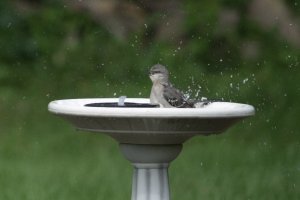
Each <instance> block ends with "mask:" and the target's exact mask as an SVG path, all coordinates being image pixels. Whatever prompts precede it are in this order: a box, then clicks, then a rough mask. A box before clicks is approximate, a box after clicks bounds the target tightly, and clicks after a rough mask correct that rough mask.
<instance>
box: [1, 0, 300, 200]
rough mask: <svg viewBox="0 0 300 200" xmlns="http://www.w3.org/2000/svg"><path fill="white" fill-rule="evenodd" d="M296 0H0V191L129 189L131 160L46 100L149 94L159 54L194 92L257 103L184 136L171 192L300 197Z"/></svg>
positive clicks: (95, 195) (36, 193)
mask: <svg viewBox="0 0 300 200" xmlns="http://www.w3.org/2000/svg"><path fill="white" fill-rule="evenodd" d="M299 62H300V1H299V0H250V1H243V0H220V1H211V0H200V1H195V0H182V1H180V0H172V1H171V0H164V1H147V0H139V1H138V0H130V1H129V0H128V1H126V0H101V1H100V0H99V1H96V0H77V1H67V0H61V1H58V0H1V1H0V113H1V114H0V199H5V200H12V199H22V200H27V199H28V200H35V199H36V200H48V199H49V200H50V199H51V200H52V199H56V200H60V199H73V200H77V199H78V200H79V199H80V200H82V199H99V200H100V199H103V200H104V199H105V200H107V199H111V200H113V199H115V200H117V199H130V194H131V172H132V169H131V166H130V164H129V163H128V161H126V160H125V159H124V158H123V157H122V156H121V154H120V153H119V150H118V144H117V143H116V142H115V141H113V140H112V139H111V138H109V137H107V136H105V135H102V134H86V133H83V132H80V131H75V130H74V128H73V127H72V126H71V125H69V124H68V123H66V122H65V121H63V120H62V119H60V118H58V117H55V116H53V115H51V114H50V113H49V112H48V111H47V105H48V103H49V102H50V101H52V100H55V99H65V98H97V97H118V96H121V95H126V96H128V97H146V98H147V97H149V93H150V88H151V82H150V80H149V78H148V73H147V72H148V70H149V68H150V67H151V66H152V65H154V64H156V63H161V64H163V65H166V66H167V67H168V69H169V71H171V80H172V82H173V83H174V84H175V86H176V87H177V88H180V89H181V90H182V91H184V92H185V93H187V94H190V95H191V97H194V98H195V97H197V98H200V97H207V98H211V99H223V100H225V101H233V102H241V103H248V104H251V105H254V106H255V108H256V116H255V117H252V118H250V119H247V120H244V121H243V122H241V123H239V124H238V125H236V126H234V127H232V128H231V129H229V130H228V131H227V132H226V133H225V134H222V135H218V136H209V137H200V136H199V137H195V138H193V139H191V140H190V141H188V142H187V143H185V145H184V151H183V152H182V154H181V155H180V156H179V157H178V159H177V160H175V161H174V162H173V164H172V165H171V167H170V176H171V177H170V183H171V193H172V199H174V200H182V199H185V200H194V199H224V200H226V199H231V200H234V199H237V200H240V199H245V200H246V199H247V200H252V199H254V200H258V199H262V200H266V199H272V200H273V199H284V200H285V199H289V200H291V199H295V200H296V199H300V159H299V155H300V135H299V131H300V130H299V120H300V106H299V103H300V83H299V80H300V69H299V67H300V65H299Z"/></svg>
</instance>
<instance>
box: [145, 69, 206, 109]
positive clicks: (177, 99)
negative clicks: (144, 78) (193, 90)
mask: <svg viewBox="0 0 300 200" xmlns="http://www.w3.org/2000/svg"><path fill="white" fill-rule="evenodd" d="M149 76H150V79H151V80H152V82H153V85H152V89H151V94H150V103H153V104H159V105H160V107H165V108H172V107H177V108H194V107H203V105H204V104H205V102H199V101H198V102H196V101H194V100H190V99H187V98H186V97H185V96H184V95H183V93H182V92H180V91H179V90H178V89H176V88H175V87H173V85H172V84H171V83H170V81H169V72H168V70H167V69H166V67H164V66H163V65H160V64H156V65H154V66H153V67H152V68H151V69H150V75H149Z"/></svg>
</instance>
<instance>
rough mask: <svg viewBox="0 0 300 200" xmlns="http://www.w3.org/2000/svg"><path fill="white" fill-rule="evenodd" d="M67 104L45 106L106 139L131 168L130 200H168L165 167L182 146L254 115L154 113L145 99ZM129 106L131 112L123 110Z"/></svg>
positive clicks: (214, 107) (223, 110) (233, 106)
mask: <svg viewBox="0 0 300 200" xmlns="http://www.w3.org/2000/svg"><path fill="white" fill-rule="evenodd" d="M118 101H119V99H118V98H97V99H96V98H94V99H66V100H57V101H52V102H50V103H49V106H48V109H49V111H50V112H51V113H54V114H57V115H59V116H62V117H63V118H65V119H66V120H68V121H69V122H71V123H72V124H73V125H74V126H75V127H76V128H77V129H80V130H84V131H93V132H99V133H104V134H107V135H109V136H111V137H113V138H114V139H115V140H116V141H117V142H118V143H119V144H120V149H121V152H122V153H123V155H124V156H125V158H126V159H128V160H129V161H130V162H131V163H132V164H133V167H134V173H133V180H132V200H169V199H170V197H169V183H168V166H169V164H170V162H171V161H172V160H174V159H175V158H176V157H177V156H178V155H179V153H180V152H181V150H182V144H183V143H184V142H185V141H186V140H188V139H189V138H191V137H193V136H196V135H210V134H219V133H222V132H224V131H225V130H226V129H227V128H229V127H230V126H232V125H233V124H234V123H236V122H238V121H239V120H241V119H244V118H246V117H249V116H252V115H254V112H255V111H254V107H253V106H251V105H247V104H239V103H231V102H213V103H210V104H208V105H206V106H205V107H203V108H159V107H156V106H155V105H152V104H150V102H149V99H144V98H127V99H126V100H125V102H124V104H123V105H121V106H116V104H117V103H118ZM126 105H130V106H126Z"/></svg>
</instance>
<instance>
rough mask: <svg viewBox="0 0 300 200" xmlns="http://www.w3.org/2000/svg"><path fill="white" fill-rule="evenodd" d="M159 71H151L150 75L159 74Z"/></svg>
mask: <svg viewBox="0 0 300 200" xmlns="http://www.w3.org/2000/svg"><path fill="white" fill-rule="evenodd" d="M158 73H159V71H151V72H150V74H158Z"/></svg>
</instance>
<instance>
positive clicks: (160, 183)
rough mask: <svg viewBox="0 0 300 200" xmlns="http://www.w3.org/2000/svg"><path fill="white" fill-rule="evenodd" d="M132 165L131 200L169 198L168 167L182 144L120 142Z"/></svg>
mask: <svg viewBox="0 0 300 200" xmlns="http://www.w3.org/2000/svg"><path fill="white" fill-rule="evenodd" d="M120 149H121V151H122V153H123V155H124V156H125V158H126V159H128V160H129V161H130V162H131V163H132V165H133V167H134V172H133V179H132V196H131V200H169V199H170V192H169V180H168V167H169V164H170V162H171V161H172V160H174V159H175V158H176V157H177V156H178V155H179V153H180V152H181V149H182V144H175V145H147V144H120Z"/></svg>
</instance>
